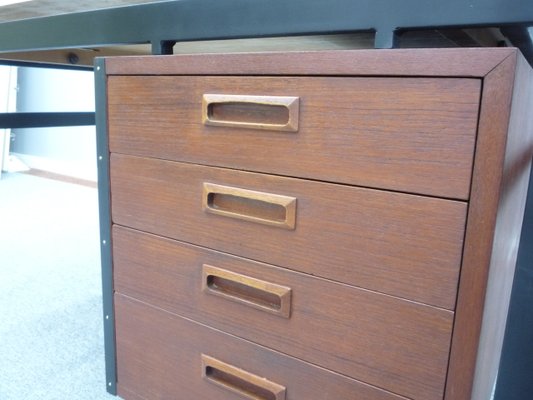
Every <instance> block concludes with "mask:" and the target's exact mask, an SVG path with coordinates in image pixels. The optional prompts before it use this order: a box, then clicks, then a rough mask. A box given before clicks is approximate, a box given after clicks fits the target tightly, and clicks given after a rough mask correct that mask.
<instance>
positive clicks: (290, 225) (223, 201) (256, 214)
mask: <svg viewBox="0 0 533 400" xmlns="http://www.w3.org/2000/svg"><path fill="white" fill-rule="evenodd" d="M202 203H203V204H202V206H203V209H204V211H206V212H208V213H211V214H217V215H223V216H226V217H231V218H237V219H242V220H245V221H252V222H256V223H259V224H265V225H272V226H277V227H279V228H284V229H294V228H295V226H296V198H295V197H288V196H281V195H278V194H271V193H264V192H256V191H253V190H246V189H240V188H236V187H231V186H222V185H215V184H213V183H204V190H203V200H202Z"/></svg>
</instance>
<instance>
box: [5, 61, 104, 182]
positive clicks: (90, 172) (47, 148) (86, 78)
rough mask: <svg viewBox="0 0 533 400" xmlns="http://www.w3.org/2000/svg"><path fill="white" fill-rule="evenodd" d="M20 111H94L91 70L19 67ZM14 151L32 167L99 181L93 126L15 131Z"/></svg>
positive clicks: (12, 146)
mask: <svg viewBox="0 0 533 400" xmlns="http://www.w3.org/2000/svg"><path fill="white" fill-rule="evenodd" d="M18 86H19V92H18V96H17V111H19V112H66V111H94V76H93V73H92V72H89V71H74V70H61V69H44V68H19V73H18ZM13 134H14V141H13V142H12V143H11V151H12V152H13V153H14V154H16V155H17V156H19V157H20V158H21V159H22V160H23V161H24V162H25V163H26V164H27V165H28V166H29V167H31V168H35V169H41V170H45V171H50V172H54V173H58V174H62V175H68V176H74V177H77V178H81V179H88V180H92V181H96V176H97V173H96V131H95V128H94V126H88V127H85V126H84V127H59V128H35V129H16V130H13Z"/></svg>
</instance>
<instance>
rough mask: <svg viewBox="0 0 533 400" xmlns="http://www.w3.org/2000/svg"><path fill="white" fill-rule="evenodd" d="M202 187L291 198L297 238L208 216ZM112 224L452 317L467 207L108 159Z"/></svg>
mask: <svg viewBox="0 0 533 400" xmlns="http://www.w3.org/2000/svg"><path fill="white" fill-rule="evenodd" d="M204 182H209V183H214V184H221V185H224V186H235V187H241V188H244V189H249V190H256V191H264V192H268V193H274V194H279V195H284V196H289V197H295V198H296V199H297V200H296V228H295V229H294V230H287V229H280V228H277V227H272V226H267V225H263V224H257V223H253V222H249V221H242V220H237V219H233V218H228V217H224V216H219V215H213V214H210V213H206V212H204V210H203V209H202V193H203V184H204ZM111 193H112V199H111V200H112V214H113V222H114V223H116V224H119V225H124V226H130V227H132V228H136V229H139V230H143V231H147V232H151V233H155V234H159V235H162V236H166V237H171V238H175V239H179V240H183V241H186V242H189V243H196V244H199V245H201V246H205V247H210V248H213V249H216V250H221V251H225V252H228V253H231V254H237V255H241V256H243V257H247V258H251V259H254V260H259V261H264V262H268V263H272V264H275V265H279V266H284V267H287V268H290V269H293V270H297V271H304V272H308V273H311V274H314V275H317V276H322V277H326V278H331V279H333V280H336V281H340V282H346V283H350V284H353V285H356V286H361V287H364V288H368V289H372V290H376V291H380V292H383V293H388V294H392V295H396V296H399V297H405V298H409V299H412V300H416V301H421V302H424V303H427V304H431V305H436V306H440V307H443V308H447V309H453V307H454V304H455V294H456V290H457V279H458V275H459V267H460V263H461V252H462V241H463V235H464V222H465V214H466V204H465V203H463V202H459V201H451V200H441V199H434V198H426V197H421V196H413V195H406V194H400V193H391V192H385V191H379V190H371V189H361V188H356V187H348V186H343V185H333V184H326V183H321V182H312V181H305V180H301V179H294V178H285V177H277V176H269V175H262V174H254V173H249V172H242V171H233V170H227V169H220V168H212V167H205V166H199V165H191V164H184V163H177V162H170V161H162V160H155V159H147V158H142V157H134V156H125V155H120V154H112V156H111Z"/></svg>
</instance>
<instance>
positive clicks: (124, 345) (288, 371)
mask: <svg viewBox="0 0 533 400" xmlns="http://www.w3.org/2000/svg"><path fill="white" fill-rule="evenodd" d="M115 307H116V332H117V366H118V370H117V371H118V392H119V394H121V395H122V394H126V395H128V394H129V393H135V394H136V397H133V398H135V399H137V398H143V399H194V400H213V399H217V400H236V399H238V398H240V397H239V396H236V395H235V394H234V393H232V392H229V391H227V390H225V389H222V388H220V387H218V386H216V385H213V384H211V383H209V382H208V381H206V380H205V379H203V378H202V368H201V355H202V354H206V355H209V356H211V357H214V358H216V359H218V360H221V361H223V362H225V363H228V364H231V365H234V366H236V367H238V368H241V369H244V370H246V371H248V372H250V373H252V374H254V375H258V376H261V377H265V378H266V379H268V380H270V381H273V382H276V383H278V384H280V385H283V386H285V387H286V388H287V400H300V399H306V400H324V399H355V398H356V399H358V400H401V399H404V400H405V399H406V398H405V397H402V396H398V395H394V394H392V393H389V392H386V391H384V390H381V389H378V388H375V387H372V386H370V385H367V384H364V383H361V382H358V381H356V380H353V379H350V378H347V377H345V376H342V375H339V374H336V373H333V372H329V371H326V370H325V369H323V368H319V367H316V366H314V365H312V364H309V363H306V362H303V361H300V360H297V359H295V358H292V357H289V356H286V355H283V354H281V353H278V352H276V351H273V350H269V349H267V348H265V347H262V346H258V345H255V344H252V343H251V342H248V341H245V340H242V339H238V338H236V337H235V336H232V335H228V334H225V333H223V332H221V331H218V330H215V329H212V328H208V327H206V326H203V325H200V324H197V323H194V322H192V321H190V320H187V319H183V318H180V317H178V316H175V315H173V314H170V313H166V312H164V311H162V310H160V309H156V308H152V307H150V306H148V305H146V304H144V303H141V302H137V301H135V300H133V299H131V298H128V297H125V296H121V295H116V296H115ZM126 398H130V397H127V396H126ZM261 400H262V399H261Z"/></svg>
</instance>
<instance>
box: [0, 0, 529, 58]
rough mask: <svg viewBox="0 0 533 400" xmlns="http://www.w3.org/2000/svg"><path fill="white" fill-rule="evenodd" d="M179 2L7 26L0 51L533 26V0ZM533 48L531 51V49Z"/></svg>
mask: <svg viewBox="0 0 533 400" xmlns="http://www.w3.org/2000/svg"><path fill="white" fill-rule="evenodd" d="M361 3H362V2H360V1H354V0H224V1H220V0H179V1H176V0H174V1H164V2H157V3H149V4H140V5H132V6H125V7H116V8H110V9H102V10H96V11H87V12H81V13H73V14H65V15H57V16H51V17H43V18H34V19H29V20H22V21H14V22H6V23H2V24H0V53H1V52H9V51H28V50H46V49H60V48H73V47H98V46H108V45H113V44H115V45H116V44H134V43H151V45H152V52H153V53H154V54H169V53H171V51H172V45H173V44H174V43H175V42H176V41H191V40H209V39H231V38H244V37H246V38H250V37H266V36H288V35H305V34H320V33H340V32H355V31H373V32H375V33H376V37H375V47H376V48H392V47H395V44H396V41H397V37H398V35H399V34H401V33H402V32H403V31H406V30H419V29H435V28H459V27H514V28H518V29H517V30H515V31H514V35H515V38H516V36H517V35H518V39H519V40H518V42H519V43H517V44H516V45H517V46H519V47H520V46H525V48H522V49H521V50H522V52H523V53H528V51H527V47H528V46H530V45H531V41H529V43H528V42H527V40H523V39H524V38H525V37H526V36H528V35H527V29H526V27H528V26H533V2H532V1H531V0H470V1H465V0H446V1H440V0H433V1H428V0H402V1H398V0H373V1H367V2H364V4H361ZM530 50H531V49H530Z"/></svg>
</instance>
